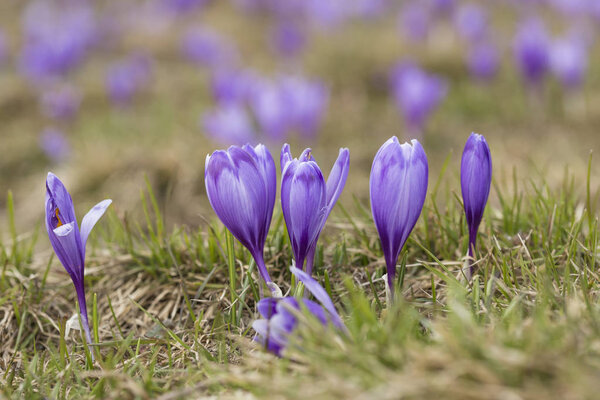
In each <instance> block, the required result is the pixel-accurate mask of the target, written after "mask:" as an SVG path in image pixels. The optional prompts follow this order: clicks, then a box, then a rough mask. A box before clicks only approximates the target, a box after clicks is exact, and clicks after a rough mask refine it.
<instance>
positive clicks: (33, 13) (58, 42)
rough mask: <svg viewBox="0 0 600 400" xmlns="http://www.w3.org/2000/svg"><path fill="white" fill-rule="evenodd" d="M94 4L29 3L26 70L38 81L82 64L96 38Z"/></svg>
mask: <svg viewBox="0 0 600 400" xmlns="http://www.w3.org/2000/svg"><path fill="white" fill-rule="evenodd" d="M90 4H91V3H88V2H69V4H68V6H65V7H57V6H56V4H55V3H54V2H52V1H49V0H37V1H35V2H32V3H29V4H28V6H27V7H26V9H25V12H24V16H23V37H24V44H23V47H22V49H21V55H20V68H21V71H22V73H23V74H24V75H25V76H27V77H28V78H30V79H32V80H33V81H35V82H38V81H40V80H45V79H47V78H52V77H55V76H62V75H65V74H66V73H68V72H69V71H71V70H72V69H74V68H76V67H78V66H79V65H80V64H81V63H82V62H83V60H84V59H85V56H86V55H87V53H88V50H89V49H90V47H91V46H92V45H93V44H94V43H95V40H96V20H95V16H94V10H93V9H92V7H91V5H90Z"/></svg>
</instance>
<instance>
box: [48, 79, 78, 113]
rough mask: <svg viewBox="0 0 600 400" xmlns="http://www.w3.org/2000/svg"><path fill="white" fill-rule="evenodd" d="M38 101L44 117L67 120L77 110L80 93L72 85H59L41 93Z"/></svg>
mask: <svg viewBox="0 0 600 400" xmlns="http://www.w3.org/2000/svg"><path fill="white" fill-rule="evenodd" d="M40 103H41V108H42V113H43V114H44V115H45V116H46V117H48V118H52V119H56V120H69V119H71V118H73V117H74V116H75V115H76V114H77V111H79V105H80V104H81V93H79V91H78V90H77V89H76V88H75V87H74V86H71V85H61V86H57V87H54V88H52V89H50V90H48V91H46V92H44V93H42V96H41V99H40Z"/></svg>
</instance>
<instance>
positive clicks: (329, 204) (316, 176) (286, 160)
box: [280, 143, 350, 274]
mask: <svg viewBox="0 0 600 400" xmlns="http://www.w3.org/2000/svg"><path fill="white" fill-rule="evenodd" d="M280 161H281V170H282V178H281V205H282V208H283V217H284V218H285V223H286V226H287V228H288V234H289V237H290V241H291V242H292V248H293V250H294V259H295V260H296V266H297V267H298V268H300V269H302V268H303V267H304V261H305V260H306V272H307V273H308V274H310V273H311V272H312V267H313V263H314V258H315V251H316V248H317V240H318V239H319V236H320V234H321V231H322V230H323V227H324V226H325V222H326V221H327V217H328V216H329V214H330V213H331V210H333V206H335V203H336V202H337V200H338V198H339V197H340V195H341V194H342V191H343V190H344V185H345V184H346V178H347V177H348V170H349V167H350V151H349V150H348V149H346V148H341V149H340V151H339V155H338V158H337V160H336V162H335V164H334V165H333V168H332V169H331V172H330V173H329V177H328V179H327V183H325V179H324V178H323V174H322V172H321V169H320V168H319V166H318V165H317V163H316V161H315V159H314V158H313V157H312V154H311V150H310V149H305V150H304V151H303V152H302V154H301V155H300V157H299V158H298V159H294V158H292V154H291V152H290V146H289V145H288V144H287V143H286V144H285V145H283V147H282V149H281V157H280ZM323 194H324V197H323Z"/></svg>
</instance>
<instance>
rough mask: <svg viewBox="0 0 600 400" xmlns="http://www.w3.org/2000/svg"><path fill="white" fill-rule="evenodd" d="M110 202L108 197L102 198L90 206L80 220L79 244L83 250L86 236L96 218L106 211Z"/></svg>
mask: <svg viewBox="0 0 600 400" xmlns="http://www.w3.org/2000/svg"><path fill="white" fill-rule="evenodd" d="M111 203H112V200H110V199H106V200H102V201H101V202H100V203H98V204H96V205H95V206H94V207H92V209H91V210H90V211H89V212H88V213H87V214H85V216H84V217H83V219H82V220H81V228H80V232H81V244H82V247H83V250H84V251H85V245H86V243H87V239H88V236H89V234H90V232H91V231H92V228H94V225H96V222H98V220H99V219H100V218H101V217H102V216H103V215H104V212H105V211H106V209H107V208H108V206H110V205H111Z"/></svg>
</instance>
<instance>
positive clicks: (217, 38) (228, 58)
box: [181, 28, 237, 68]
mask: <svg viewBox="0 0 600 400" xmlns="http://www.w3.org/2000/svg"><path fill="white" fill-rule="evenodd" d="M181 51H182V52H183V55H184V56H185V58H186V59H187V60H188V61H190V62H192V63H194V64H196V65H198V66H202V67H208V68H222V67H228V66H229V67H231V66H232V65H234V64H235V63H236V61H237V50H236V48H235V46H234V45H233V44H232V43H231V42H229V40H227V38H225V37H224V36H222V35H220V34H219V33H217V32H215V31H212V30H209V29H207V28H192V29H189V30H188V31H187V32H186V33H185V34H184V35H183V37H182V39H181Z"/></svg>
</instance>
